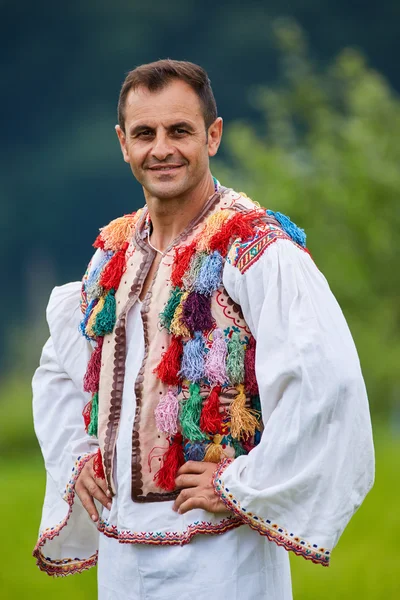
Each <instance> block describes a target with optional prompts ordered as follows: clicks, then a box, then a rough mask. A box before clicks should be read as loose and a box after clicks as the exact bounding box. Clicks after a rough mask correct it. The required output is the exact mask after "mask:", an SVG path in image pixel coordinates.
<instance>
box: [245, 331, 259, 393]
mask: <svg viewBox="0 0 400 600" xmlns="http://www.w3.org/2000/svg"><path fill="white" fill-rule="evenodd" d="M244 386H245V388H246V392H247V394H248V395H249V396H256V395H257V394H258V383H257V379H256V340H255V339H254V338H253V336H251V338H250V340H249V343H248V344H247V349H246V353H245V355H244Z"/></svg>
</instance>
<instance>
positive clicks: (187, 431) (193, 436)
mask: <svg viewBox="0 0 400 600" xmlns="http://www.w3.org/2000/svg"><path fill="white" fill-rule="evenodd" d="M202 407H203V398H202V397H201V396H200V386H199V384H198V383H191V384H190V386H189V398H188V399H187V400H185V402H184V403H183V404H182V408H181V413H180V417H179V418H180V423H181V429H182V435H183V437H185V438H187V439H188V440H190V441H191V442H202V441H203V440H207V439H208V436H207V435H205V434H204V433H203V432H202V431H201V429H200V415H201V409H202Z"/></svg>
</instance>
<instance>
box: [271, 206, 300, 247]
mask: <svg viewBox="0 0 400 600" xmlns="http://www.w3.org/2000/svg"><path fill="white" fill-rule="evenodd" d="M267 214H268V215H269V216H270V217H275V219H276V220H277V221H278V223H279V224H280V225H281V227H282V229H283V230H284V231H285V233H287V234H288V235H289V236H290V237H291V238H292V240H293V241H294V242H296V244H299V245H300V246H303V248H305V247H306V237H307V236H306V234H305V231H304V229H300V227H297V225H296V223H293V221H291V220H290V219H289V217H287V216H286V215H283V214H282V213H280V212H274V211H273V210H267Z"/></svg>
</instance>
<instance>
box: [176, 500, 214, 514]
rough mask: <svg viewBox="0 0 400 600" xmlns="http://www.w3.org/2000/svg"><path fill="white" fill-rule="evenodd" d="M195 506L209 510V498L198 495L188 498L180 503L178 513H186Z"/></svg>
mask: <svg viewBox="0 0 400 600" xmlns="http://www.w3.org/2000/svg"><path fill="white" fill-rule="evenodd" d="M194 508H202V509H203V510H209V508H208V502H207V500H206V499H205V498H199V497H198V496H194V497H193V498H189V500H186V501H185V502H183V503H182V504H181V505H180V507H179V509H178V513H179V514H180V515H184V514H185V513H187V512H188V511H189V510H193V509H194Z"/></svg>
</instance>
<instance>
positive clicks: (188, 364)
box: [179, 331, 204, 383]
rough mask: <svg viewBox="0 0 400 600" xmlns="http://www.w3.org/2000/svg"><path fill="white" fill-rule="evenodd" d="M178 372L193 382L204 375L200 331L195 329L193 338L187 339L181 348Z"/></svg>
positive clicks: (202, 345)
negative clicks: (181, 354)
mask: <svg viewBox="0 0 400 600" xmlns="http://www.w3.org/2000/svg"><path fill="white" fill-rule="evenodd" d="M179 374H180V375H182V377H184V378H185V379H188V380H189V381H191V382H193V383H196V382H198V381H200V380H201V379H202V378H203V377H204V340H203V336H202V335H201V332H200V331H196V333H195V334H194V339H193V340H189V341H188V342H187V343H186V344H185V346H184V348H183V357H182V368H181V370H180V372H179Z"/></svg>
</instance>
